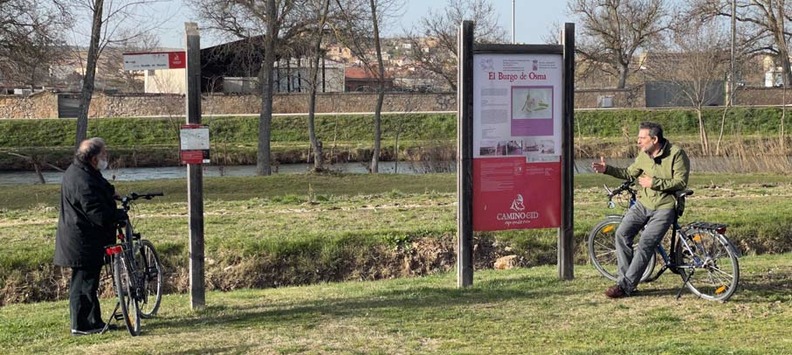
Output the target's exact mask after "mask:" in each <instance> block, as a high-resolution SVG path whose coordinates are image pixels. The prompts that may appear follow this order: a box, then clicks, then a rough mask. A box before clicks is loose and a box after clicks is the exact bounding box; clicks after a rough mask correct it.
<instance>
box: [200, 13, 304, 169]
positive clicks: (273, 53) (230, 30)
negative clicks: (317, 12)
mask: <svg viewBox="0 0 792 355" xmlns="http://www.w3.org/2000/svg"><path fill="white" fill-rule="evenodd" d="M306 1H307V0H262V1H260V2H256V1H247V0H190V3H191V5H192V8H193V9H194V10H195V11H196V12H197V13H198V16H199V17H200V18H202V19H203V20H204V21H205V22H206V23H207V25H208V26H209V28H210V29H213V30H216V31H219V32H221V33H223V34H226V35H230V36H232V37H235V38H240V39H245V40H247V41H248V42H249V43H251V44H252V45H255V46H260V48H261V50H262V51H263V52H264V53H263V56H262V59H261V63H260V66H259V68H260V69H259V71H258V76H259V85H260V93H261V112H260V114H259V137H258V152H257V156H256V174H258V175H270V174H272V168H271V157H270V152H271V147H270V139H271V136H272V97H273V93H274V77H273V71H274V69H275V61H276V60H277V59H278V51H279V50H281V49H284V48H286V47H288V45H289V43H290V41H291V40H292V39H294V38H299V37H300V36H301V35H302V34H303V32H305V31H307V30H309V29H311V28H313V27H312V26H311V25H312V24H313V23H314V21H315V19H309V18H308V17H306V16H301V15H300V14H299V12H300V11H302V10H303V9H304V8H305V5H306ZM284 52H285V51H284Z"/></svg>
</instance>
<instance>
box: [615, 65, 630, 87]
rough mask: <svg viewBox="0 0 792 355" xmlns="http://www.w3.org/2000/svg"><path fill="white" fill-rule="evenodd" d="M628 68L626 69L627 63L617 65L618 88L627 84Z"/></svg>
mask: <svg viewBox="0 0 792 355" xmlns="http://www.w3.org/2000/svg"><path fill="white" fill-rule="evenodd" d="M628 72H629V70H628V69H627V64H622V65H620V66H619V84H618V85H617V86H616V87H617V88H619V89H624V87H625V86H627V73H628Z"/></svg>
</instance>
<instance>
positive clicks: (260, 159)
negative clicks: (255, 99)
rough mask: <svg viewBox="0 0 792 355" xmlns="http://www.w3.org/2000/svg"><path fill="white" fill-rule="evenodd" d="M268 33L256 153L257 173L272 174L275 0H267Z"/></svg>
mask: <svg viewBox="0 0 792 355" xmlns="http://www.w3.org/2000/svg"><path fill="white" fill-rule="evenodd" d="M266 6H267V18H269V19H270V21H269V22H268V23H267V33H266V34H265V37H264V62H263V63H261V72H260V73H259V77H260V78H261V80H259V82H260V83H261V113H260V114H259V132H258V133H259V136H258V152H257V153H256V175H259V176H269V175H272V167H271V162H270V152H271V148H270V138H271V136H272V94H273V86H274V80H273V77H272V71H273V69H274V67H275V59H276V55H275V48H277V41H278V31H279V30H278V24H277V20H276V19H277V18H278V8H277V4H276V3H275V0H267V4H266Z"/></svg>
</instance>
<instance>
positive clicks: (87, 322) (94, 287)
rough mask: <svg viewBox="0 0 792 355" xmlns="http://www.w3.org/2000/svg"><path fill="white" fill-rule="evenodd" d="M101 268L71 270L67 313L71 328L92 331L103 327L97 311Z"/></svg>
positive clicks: (98, 310)
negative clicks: (69, 316)
mask: <svg viewBox="0 0 792 355" xmlns="http://www.w3.org/2000/svg"><path fill="white" fill-rule="evenodd" d="M100 271H102V268H101V267H96V268H72V277H71V283H70V284H69V313H70V315H71V328H72V329H75V330H92V329H96V328H100V327H102V326H104V322H103V321H102V311H101V310H100V309H99V296H98V295H97V291H98V290H99V273H100Z"/></svg>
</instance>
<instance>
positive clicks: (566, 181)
mask: <svg viewBox="0 0 792 355" xmlns="http://www.w3.org/2000/svg"><path fill="white" fill-rule="evenodd" d="M563 38H564V40H563V43H562V44H563V46H564V113H563V115H564V116H563V119H562V124H561V131H562V133H561V134H562V137H563V139H562V142H563V143H562V144H561V152H562V154H561V176H562V181H561V194H562V196H561V228H559V229H558V277H559V278H560V279H562V280H572V279H573V278H575V272H574V265H575V264H574V263H573V259H574V248H575V245H574V242H575V230H574V229H575V228H574V227H575V225H574V223H573V219H572V218H573V213H572V212H573V211H574V194H573V192H574V189H575V184H574V174H575V172H574V168H575V163H574V159H575V157H574V154H572V153H573V152H574V142H575V141H574V137H575V133H574V125H575V124H574V122H575V24H574V23H566V24H564V33H563Z"/></svg>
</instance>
